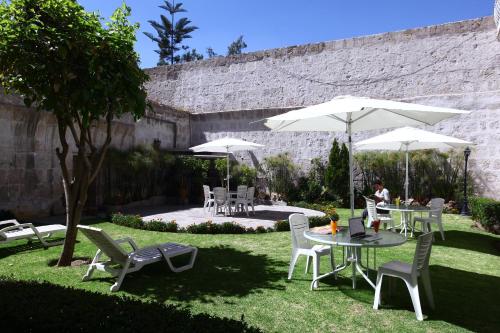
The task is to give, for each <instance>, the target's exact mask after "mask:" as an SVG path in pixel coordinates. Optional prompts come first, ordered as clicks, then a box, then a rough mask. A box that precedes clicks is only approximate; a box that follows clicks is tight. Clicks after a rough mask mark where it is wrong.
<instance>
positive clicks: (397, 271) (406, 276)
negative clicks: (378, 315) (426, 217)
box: [373, 233, 434, 320]
mask: <svg viewBox="0 0 500 333" xmlns="http://www.w3.org/2000/svg"><path fill="white" fill-rule="evenodd" d="M431 248H432V233H427V234H423V235H420V236H419V237H418V241H417V247H416V249H415V255H414V257H413V263H412V264H407V263H405V262H400V261H391V262H388V263H386V264H383V265H382V266H380V267H379V269H378V274H377V287H376V288H375V298H374V301H373V308H374V309H375V310H377V309H378V307H379V305H380V290H381V288H382V279H383V277H384V276H385V275H388V276H393V277H397V278H400V279H402V280H403V281H404V282H405V284H406V287H407V288H408V291H409V292H410V296H411V301H412V303H413V308H414V309H415V315H416V316H417V319H418V320H423V319H424V317H423V315H422V307H421V306H420V294H419V291H418V281H417V280H418V278H419V277H420V278H421V279H422V284H423V286H424V289H425V293H426V295H427V299H428V301H429V306H430V307H431V308H434V297H433V296H432V289H431V279H430V277H429V259H430V256H431Z"/></svg>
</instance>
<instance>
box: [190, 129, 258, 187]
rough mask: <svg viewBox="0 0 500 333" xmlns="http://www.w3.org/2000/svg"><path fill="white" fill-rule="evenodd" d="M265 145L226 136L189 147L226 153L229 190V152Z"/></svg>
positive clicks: (199, 150)
mask: <svg viewBox="0 0 500 333" xmlns="http://www.w3.org/2000/svg"><path fill="white" fill-rule="evenodd" d="M262 147H264V145H261V144H258V143H253V142H249V141H245V140H240V139H234V138H230V137H225V138H222V139H217V140H214V141H210V142H207V143H204V144H201V145H198V146H194V147H191V148H189V149H190V150H192V151H194V152H211V153H226V154H227V155H226V157H227V190H228V191H229V154H230V153H234V152H236V151H242V150H254V149H257V148H262Z"/></svg>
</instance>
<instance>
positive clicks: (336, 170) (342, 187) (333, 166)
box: [325, 139, 350, 207]
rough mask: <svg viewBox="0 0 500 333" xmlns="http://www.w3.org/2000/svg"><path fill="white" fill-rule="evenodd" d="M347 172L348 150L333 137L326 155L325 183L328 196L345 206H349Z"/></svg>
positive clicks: (348, 171)
mask: <svg viewBox="0 0 500 333" xmlns="http://www.w3.org/2000/svg"><path fill="white" fill-rule="evenodd" d="M349 173H350V170H349V150H348V149H347V146H346V145H345V143H343V144H342V145H340V144H339V143H338V142H337V139H335V140H333V144H332V148H331V150H330V154H329V156H328V166H327V168H326V171H325V184H326V187H327V189H328V196H329V198H330V199H331V200H336V201H340V202H342V206H345V207H348V206H349Z"/></svg>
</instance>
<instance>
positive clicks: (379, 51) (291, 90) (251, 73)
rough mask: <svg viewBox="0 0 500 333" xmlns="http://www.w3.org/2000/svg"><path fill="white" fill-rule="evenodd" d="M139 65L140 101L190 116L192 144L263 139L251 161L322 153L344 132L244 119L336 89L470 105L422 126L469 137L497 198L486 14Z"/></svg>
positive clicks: (499, 159)
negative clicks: (143, 93) (143, 69)
mask: <svg viewBox="0 0 500 333" xmlns="http://www.w3.org/2000/svg"><path fill="white" fill-rule="evenodd" d="M147 71H148V74H149V75H150V78H151V80H150V82H149V83H148V85H147V89H148V96H149V98H151V99H152V100H154V101H156V102H159V103H161V104H165V105H169V106H171V107H173V108H176V109H182V110H186V111H189V112H191V113H193V116H192V118H191V127H192V129H191V138H192V144H193V145H194V144H199V143H203V142H205V141H208V140H212V139H214V138H218V137H221V136H225V135H229V136H234V137H239V138H244V139H248V140H252V141H255V142H258V143H262V144H265V145H266V148H265V149H263V150H262V151H257V152H255V156H253V157H252V156H247V157H244V159H249V160H250V159H254V160H256V161H258V160H259V159H261V158H262V157H265V156H268V155H274V154H277V153H279V152H290V153H291V155H292V157H293V158H294V160H295V161H296V162H299V163H301V164H303V165H305V166H307V164H308V161H309V160H310V159H311V158H314V157H323V158H326V155H327V154H328V150H329V148H330V145H331V142H332V140H333V138H334V137H338V138H340V139H342V140H345V134H344V133H333V132H332V133H283V132H280V133H273V132H269V131H268V130H267V129H265V128H263V126H262V125H261V124H260V123H253V124H250V123H249V122H252V121H255V120H258V119H261V118H264V117H268V116H272V115H275V114H277V113H280V112H285V111H287V110H290V109H294V108H299V107H303V106H308V105H312V104H316V103H321V102H324V101H327V100H330V99H331V98H333V97H335V96H337V95H357V96H368V97H374V98H386V99H394V100H401V101H409V102H415V103H422V104H429V105H435V106H449V107H455V108H460V109H464V110H470V111H472V113H471V114H470V115H464V116H460V117H454V118H452V119H449V120H447V121H443V122H441V123H439V124H437V125H436V126H433V127H427V128H425V129H427V130H431V131H436V132H438V133H442V134H445V135H453V136H456V137H459V138H462V139H465V140H470V141H473V142H475V143H476V146H475V148H474V150H473V153H472V155H471V169H472V171H473V172H474V174H475V175H476V180H477V182H478V186H477V189H478V191H479V193H480V194H482V195H486V196H490V197H494V198H497V199H500V194H499V193H500V169H499V166H500V149H499V147H500V129H499V125H498V124H499V122H500V114H499V112H500V105H499V98H498V97H497V96H498V95H499V92H500V80H499V79H500V43H498V41H497V40H496V30H495V25H494V23H493V18H492V17H485V18H479V19H475V20H469V21H462V22H455V23H449V24H444V25H439V26H431V27H424V28H418V29H410V30H405V31H399V32H390V33H384V34H379V35H373V36H366V37H360V38H353V39H347V40H339V41H332V42H324V43H317V44H310V45H302V46H293V47H288V48H282V49H273V50H266V51H262V52H255V53H249V54H244V55H240V56H235V57H227V58H223V57H221V58H213V59H210V60H204V61H197V62H192V63H188V64H183V65H174V66H163V67H156V68H152V69H149V70H147ZM381 132H383V131H372V132H362V133H356V134H355V135H354V138H353V140H354V141H357V140H361V139H363V138H367V137H370V136H372V135H376V134H379V133H381ZM254 162H255V161H254Z"/></svg>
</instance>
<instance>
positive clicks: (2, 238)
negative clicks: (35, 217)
mask: <svg viewBox="0 0 500 333" xmlns="http://www.w3.org/2000/svg"><path fill="white" fill-rule="evenodd" d="M2 226H6V227H2ZM0 228H2V229H0V244H3V243H8V242H11V241H14V240H18V239H26V240H27V241H28V243H31V242H32V241H33V240H36V239H38V240H39V241H40V243H42V245H43V247H44V248H48V247H50V246H55V245H61V244H63V243H64V240H61V241H52V242H47V241H46V239H47V238H49V237H51V236H52V234H54V233H63V232H66V226H64V225H62V224H50V225H43V226H39V227H35V226H34V225H33V224H31V223H19V222H18V221H17V220H7V221H2V222H0Z"/></svg>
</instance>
